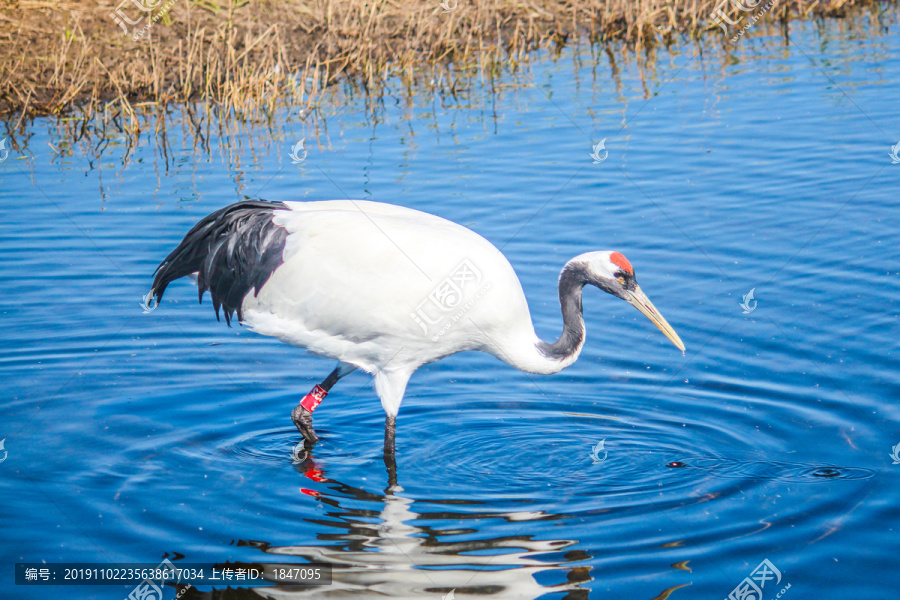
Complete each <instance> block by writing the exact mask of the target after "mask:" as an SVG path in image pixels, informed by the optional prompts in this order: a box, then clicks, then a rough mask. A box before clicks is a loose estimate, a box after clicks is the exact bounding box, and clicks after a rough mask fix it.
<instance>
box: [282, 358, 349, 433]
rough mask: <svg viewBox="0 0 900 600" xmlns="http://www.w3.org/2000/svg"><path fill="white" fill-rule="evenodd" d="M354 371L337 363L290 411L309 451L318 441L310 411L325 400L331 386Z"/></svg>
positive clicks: (344, 364) (343, 364)
mask: <svg viewBox="0 0 900 600" xmlns="http://www.w3.org/2000/svg"><path fill="white" fill-rule="evenodd" d="M355 370H356V367H354V366H352V365H348V364H346V363H339V364H338V366H337V367H335V369H334V371H332V372H331V373H329V375H328V377H326V378H325V381H323V382H322V383H320V384H318V385H317V386H316V387H314V388H313V389H312V391H311V392H310V393H308V394H307V395H306V396H304V397H303V400H301V401H300V404H298V405H297V406H296V407H295V408H294V410H293V411H291V420H292V421H293V422H294V425H296V426H297V429H299V430H300V433H302V434H303V439H304V440H306V443H305V444H304V445H305V446H306V447H307V448H310V449H311V448H312V447H313V446H314V445H315V444H316V442H318V441H319V436H317V435H316V431H315V429H313V424H312V411H313V410H315V408H316V406H318V405H319V403H320V402H321V401H322V399H323V398H325V394H327V393H328V392H329V391H330V390H331V388H332V386H334V384H335V383H337V382H338V380H340V379H341V377H344V376H345V375H348V374H350V373H352V372H353V371H355ZM304 405H306V406H304Z"/></svg>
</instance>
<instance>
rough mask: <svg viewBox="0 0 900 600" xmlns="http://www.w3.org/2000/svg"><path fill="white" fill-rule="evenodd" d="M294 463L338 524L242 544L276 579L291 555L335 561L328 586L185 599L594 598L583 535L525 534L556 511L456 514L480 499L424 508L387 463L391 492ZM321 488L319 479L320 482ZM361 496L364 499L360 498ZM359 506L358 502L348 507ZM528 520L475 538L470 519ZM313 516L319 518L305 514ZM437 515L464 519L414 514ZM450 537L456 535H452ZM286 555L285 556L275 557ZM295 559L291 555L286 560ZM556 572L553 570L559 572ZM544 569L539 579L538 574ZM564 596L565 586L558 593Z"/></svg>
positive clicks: (325, 521)
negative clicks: (286, 539)
mask: <svg viewBox="0 0 900 600" xmlns="http://www.w3.org/2000/svg"><path fill="white" fill-rule="evenodd" d="M294 468H295V469H296V470H297V471H298V473H300V474H302V475H303V476H304V477H306V478H308V479H310V480H312V481H314V482H316V483H317V484H324V486H325V487H327V488H328V490H329V491H316V490H311V489H305V488H301V490H302V491H303V493H305V494H307V495H309V496H312V497H314V498H316V500H317V501H318V502H319V503H321V505H322V506H323V507H325V510H326V513H325V516H324V517H322V518H316V519H314V522H315V523H316V524H317V525H320V526H322V525H324V526H326V527H328V528H330V529H332V530H333V531H332V532H331V533H320V534H319V536H318V537H319V539H320V540H323V541H324V542H326V543H324V544H322V545H297V546H290V545H282V546H275V545H272V544H270V543H267V542H262V541H249V540H242V541H239V542H237V545H239V546H250V547H254V548H258V549H259V550H260V551H261V552H263V553H265V555H269V556H271V558H272V559H275V560H271V562H270V559H268V558H261V559H259V560H253V564H254V565H255V566H257V567H261V568H262V570H264V575H263V577H264V578H265V579H267V580H269V581H274V580H275V577H274V576H273V572H274V569H275V568H276V567H279V566H281V567H283V566H284V565H285V563H290V564H291V565H293V566H297V565H298V564H301V563H300V562H299V561H298V559H302V560H303V561H307V562H315V563H328V564H331V565H333V569H332V583H331V585H325V586H321V585H318V586H298V585H293V584H292V585H283V584H276V585H274V586H264V587H263V586H261V587H258V588H253V587H237V588H229V589H224V590H221V589H216V590H213V591H199V590H197V589H195V588H189V589H187V590H185V591H184V593H183V595H182V596H181V598H183V599H185V600H191V599H201V598H203V599H206V598H210V599H211V598H216V599H223V600H248V599H258V598H261V597H262V598H275V599H279V600H280V599H289V598H325V599H334V598H350V597H357V598H373V597H379V598H409V599H416V600H422V599H423V598H434V599H435V600H437V599H439V598H442V597H445V596H447V595H449V594H450V593H451V592H453V595H451V596H450V597H451V598H452V597H456V598H459V599H460V600H462V599H465V598H498V599H500V598H502V599H504V600H507V599H510V600H513V599H523V600H524V599H532V598H538V597H541V596H544V595H546V594H554V596H555V597H562V598H566V599H568V600H587V598H588V589H587V588H585V587H582V584H584V583H586V582H588V581H590V580H591V577H590V575H589V571H590V567H589V566H588V564H587V560H588V559H590V555H589V554H587V553H586V552H584V551H582V550H574V549H569V550H566V549H567V548H570V547H571V546H573V545H574V544H576V543H577V540H538V539H532V536H531V535H528V534H527V533H524V532H525V531H526V530H527V527H525V526H524V525H525V522H527V521H529V520H541V519H547V518H553V516H552V515H549V514H546V513H542V512H506V513H483V512H455V511H451V510H449V506H451V505H453V504H460V503H463V504H466V505H472V504H477V502H469V501H463V502H460V501H458V500H428V503H429V504H442V505H445V506H447V507H448V508H446V509H442V510H440V511H439V512H430V513H419V512H416V511H415V510H413V504H414V502H415V501H414V500H412V499H410V498H406V497H404V496H401V495H400V493H402V492H403V488H402V487H400V486H399V485H398V484H397V483H396V466H395V465H393V464H392V463H390V462H388V470H389V480H390V485H389V486H388V488H387V489H386V490H385V492H384V493H373V492H369V491H366V490H364V489H360V488H357V487H353V486H350V485H346V484H344V483H341V482H339V481H335V480H334V479H330V478H329V477H328V476H327V475H326V474H325V472H324V469H323V467H322V466H321V465H319V464H317V463H316V462H314V461H313V460H312V459H308V460H306V461H304V462H303V463H300V464H295V465H294ZM317 487H320V486H317ZM360 503H363V506H360ZM350 504H352V505H354V507H353V508H350V507H348V506H347V505H350ZM491 518H494V519H505V520H506V521H509V522H518V521H521V522H523V527H522V531H523V533H522V535H513V536H502V537H495V538H486V539H471V538H470V536H471V534H472V532H474V531H476V529H475V528H474V527H473V528H466V527H465V526H464V523H465V522H466V521H467V520H469V521H474V520H484V519H491ZM307 520H309V521H313V519H309V518H307ZM437 520H442V521H449V522H453V523H457V525H455V526H454V527H453V528H452V529H437V528H435V527H432V526H429V525H424V524H422V525H417V524H416V522H417V521H419V522H434V521H437ZM448 538H449V539H448ZM277 557H285V560H277ZM288 557H289V558H288ZM554 573H556V574H554ZM539 574H543V576H542V577H541V579H542V580H543V581H549V580H553V581H555V582H556V583H538V579H537V576H538V575H539ZM559 594H563V595H562V596H559Z"/></svg>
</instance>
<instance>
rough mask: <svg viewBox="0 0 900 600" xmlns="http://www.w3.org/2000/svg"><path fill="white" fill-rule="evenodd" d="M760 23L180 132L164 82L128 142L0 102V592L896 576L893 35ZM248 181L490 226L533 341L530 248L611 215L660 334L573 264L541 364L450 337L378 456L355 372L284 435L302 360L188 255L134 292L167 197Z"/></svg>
mask: <svg viewBox="0 0 900 600" xmlns="http://www.w3.org/2000/svg"><path fill="white" fill-rule="evenodd" d="M791 31H792V35H791V41H790V42H789V43H785V42H784V41H783V40H782V39H781V38H780V37H766V36H762V37H758V38H754V39H750V40H744V41H743V42H741V44H742V45H741V46H740V47H738V48H737V49H735V50H733V51H732V52H731V53H730V55H728V56H725V55H724V54H723V53H722V52H721V51H720V50H717V49H715V48H709V47H707V48H705V49H704V50H703V52H701V51H700V50H699V49H698V48H696V47H694V46H690V45H683V46H676V47H674V48H672V49H670V50H659V51H657V53H656V56H655V58H653V59H651V60H650V61H647V62H645V61H643V60H641V61H639V62H638V61H636V60H635V59H634V57H633V56H631V58H628V56H629V55H628V54H627V53H626V54H621V53H616V57H617V58H616V60H617V63H616V65H615V69H614V68H613V67H612V66H611V64H610V61H609V59H608V57H607V55H606V54H605V53H604V52H602V51H599V50H597V51H595V53H594V54H592V53H591V52H590V51H589V50H588V49H586V48H582V49H580V50H573V49H567V50H564V51H563V52H562V54H561V55H560V56H559V57H557V58H555V59H554V58H553V57H551V56H550V55H536V56H535V57H534V60H533V61H532V62H531V63H530V64H529V65H527V66H525V67H524V68H523V69H522V70H521V71H519V72H517V73H504V74H503V75H502V76H501V77H500V79H499V80H497V81H495V82H493V84H492V83H491V82H490V81H488V80H486V79H476V80H475V81H474V82H472V83H471V85H469V86H468V87H465V86H464V87H465V89H463V90H462V91H460V92H459V93H458V94H457V95H456V96H455V97H453V96H450V95H440V94H429V93H427V92H420V93H418V94H417V95H415V96H414V97H413V98H411V99H410V98H408V97H406V96H405V92H404V89H403V86H401V85H399V84H397V85H396V86H395V87H392V88H389V89H388V93H387V95H386V96H385V98H384V101H383V102H382V103H381V104H380V105H378V106H376V109H375V111H374V112H373V111H372V110H371V104H367V102H366V100H365V98H363V97H360V96H359V95H356V94H353V93H352V92H351V91H350V90H336V91H335V95H334V96H333V97H331V98H330V99H329V100H328V101H326V102H325V103H324V104H323V105H322V107H321V109H320V111H319V112H318V113H316V114H315V115H313V116H309V117H307V118H306V120H303V119H301V117H300V116H299V115H298V114H297V111H296V110H291V111H288V110H284V111H281V112H279V113H278V114H276V115H275V118H274V119H273V120H272V122H271V123H270V124H268V125H267V124H260V125H257V126H244V127H242V126H238V125H236V124H234V123H230V124H228V123H227V121H226V125H225V126H224V128H222V129H219V128H217V127H212V128H211V129H210V130H209V131H208V132H207V131H206V130H203V131H202V133H203V135H204V136H206V135H207V134H208V137H206V138H205V139H202V140H198V139H197V138H195V137H194V136H193V134H192V133H191V131H192V128H191V126H190V124H189V118H188V117H187V116H186V114H185V112H184V110H183V108H179V107H173V108H172V109H171V111H170V114H169V117H168V127H167V130H166V138H165V140H163V139H162V138H161V136H157V135H154V133H153V131H152V129H151V130H150V131H149V132H148V131H147V130H145V132H144V134H143V135H142V137H141V138H140V140H139V143H138V146H137V147H136V148H135V149H134V151H133V152H130V151H128V150H127V143H126V142H127V140H126V138H125V136H124V135H122V136H116V137H115V138H114V139H113V140H112V142H111V143H110V144H109V145H107V146H106V147H105V148H103V149H102V152H101V153H100V154H99V156H98V155H97V152H95V151H94V150H95V148H96V146H97V145H98V140H96V139H94V140H88V139H82V140H80V141H79V142H78V143H75V144H68V145H66V144H65V142H66V137H65V135H64V134H61V133H60V129H59V128H58V126H57V123H56V122H55V121H52V120H38V121H36V122H34V123H31V124H29V125H27V129H26V133H25V134H24V135H18V136H16V140H17V145H16V146H14V147H13V150H12V152H11V154H10V156H9V157H8V159H7V160H6V161H4V162H3V163H2V164H0V189H2V198H3V200H2V207H3V210H2V212H0V236H2V244H0V284H2V288H3V290H4V293H3V295H2V297H0V298H2V299H0V315H2V316H0V319H2V321H0V326H2V331H3V338H2V343H0V377H2V380H3V382H4V388H5V389H4V401H3V403H2V406H3V409H2V413H0V414H2V426H0V439H5V451H6V452H7V455H6V459H5V460H3V462H2V463H0V503H2V506H3V509H2V510H0V527H2V531H3V532H4V539H5V542H4V543H3V545H2V547H0V548H2V549H0V589H2V590H3V591H2V593H0V595H2V597H3V598H7V597H8V598H47V597H62V596H63V595H64V594H65V595H66V596H71V597H75V598H124V597H125V596H126V595H127V594H128V593H129V592H130V589H131V588H130V587H128V586H94V587H92V586H86V587H68V588H58V587H52V588H48V587H37V586H16V585H13V565H14V564H15V563H17V562H42V561H46V562H48V563H55V562H109V563H121V562H142V563H144V562H153V563H156V562H159V561H160V560H161V559H162V558H163V557H164V556H168V557H169V558H172V559H180V560H183V561H185V562H192V563H206V564H210V565H211V564H214V563H216V564H222V563H227V562H229V561H231V562H234V561H239V562H240V561H242V562H257V563H259V562H266V563H292V562H293V563H296V562H304V561H324V562H329V563H332V564H334V565H335V575H334V583H333V584H332V585H331V586H328V587H324V588H314V589H309V588H307V589H305V590H304V589H297V588H294V589H291V588H282V587H277V588H271V587H268V588H260V587H257V588H255V589H248V587H247V586H246V585H241V584H240V583H232V584H231V586H230V590H228V591H225V590H223V588H224V586H223V585H219V586H217V589H218V590H219V591H218V592H216V595H215V596H213V595H211V593H210V591H211V589H212V588H211V587H210V586H199V587H197V588H193V589H190V590H188V591H187V592H185V594H184V595H183V596H182V597H183V598H212V597H215V598H232V599H237V598H241V599H244V598H256V597H273V598H291V597H316V598H349V597H358V598H377V597H386V598H387V597H389V598H416V599H421V598H435V599H438V598H441V597H442V596H444V595H446V594H448V593H449V592H450V591H451V590H455V596H456V598H460V599H464V598H479V597H480V598H501V599H504V600H505V599H510V598H538V597H546V598H563V597H565V598H570V599H577V598H588V597H590V598H621V597H623V596H627V597H629V598H643V599H647V600H651V599H654V598H664V597H666V596H665V593H666V590H670V592H671V597H672V598H726V597H727V596H728V595H729V593H731V592H732V590H733V589H735V587H736V586H738V585H739V584H740V583H741V582H742V580H743V579H744V578H745V577H748V576H749V575H750V573H751V571H753V570H754V569H755V568H756V567H757V565H759V564H760V563H762V561H763V560H764V559H768V560H769V561H770V562H771V564H772V565H774V566H775V567H776V568H777V569H778V571H779V574H780V579H778V580H774V581H768V583H767V584H766V585H765V588H764V590H763V592H764V593H763V597H764V598H766V599H767V600H768V599H770V598H775V597H776V594H778V593H780V592H781V591H782V590H783V588H785V587H786V586H788V585H790V588H788V589H787V591H785V592H784V593H783V594H782V596H781V597H786V598H788V599H790V598H795V599H798V600H799V599H800V598H817V599H820V600H821V599H831V598H834V599H846V598H866V599H869V598H871V599H875V598H889V597H890V598H893V597H896V593H897V592H896V589H897V584H898V583H900V575H898V572H900V558H898V557H900V531H897V530H898V525H900V523H898V515H900V511H898V508H897V505H898V497H900V464H893V462H894V461H893V460H892V458H891V452H892V447H894V446H895V445H897V444H900V403H898V397H900V372H898V369H897V368H896V361H897V358H898V357H897V348H898V340H900V329H898V304H897V299H898V298H900V272H898V255H900V251H898V234H897V232H898V231H900V211H898V209H897V189H898V181H900V164H898V165H894V164H892V162H891V159H890V157H889V156H888V154H889V152H890V149H891V146H892V145H894V144H895V143H897V141H898V140H900V121H898V116H897V97H898V96H900V63H898V61H897V60H896V58H895V56H896V53H897V49H898V47H900V36H898V35H897V33H895V32H883V31H880V30H878V29H876V28H874V27H869V28H866V27H863V29H862V30H861V31H860V30H857V31H855V32H854V33H853V35H850V34H849V33H848V31H847V29H846V26H845V25H844V24H843V23H842V22H840V21H831V22H827V23H825V24H822V25H818V26H813V25H797V24H794V25H792V26H791ZM196 110H201V109H200V108H197V109H196ZM301 138H305V145H306V149H307V150H308V155H307V157H306V159H305V160H304V161H303V162H302V163H301V164H299V165H295V164H292V163H291V159H290V157H289V152H290V149H291V147H292V146H293V144H295V143H296V142H297V141H299V140H300V139H301ZM602 139H605V140H606V142H605V148H606V151H608V157H607V158H606V160H604V161H603V162H602V163H600V164H594V163H593V161H592V159H591V157H590V156H589V154H590V153H591V150H592V146H594V145H595V144H597V143H598V142H600V141H601V140H602ZM48 144H52V145H53V147H55V148H57V149H60V150H61V152H60V153H57V152H56V151H55V150H54V148H52V147H50V146H49V145H48ZM8 147H9V146H8ZM600 155H603V152H602V151H601V152H600ZM250 197H263V198H267V199H270V200H319V199H333V198H346V197H351V198H362V199H372V200H378V201H383V202H390V203H395V204H400V205H403V206H409V207H414V208H417V209H420V210H425V211H428V212H432V213H435V214H438V215H441V216H443V217H445V218H448V219H451V220H453V221H456V222H458V223H461V224H464V225H466V226H468V227H470V228H472V229H474V230H475V231H477V232H478V233H480V234H482V235H483V236H485V237H486V238H487V239H489V240H491V241H492V242H493V243H494V244H496V245H497V246H498V247H500V248H502V250H503V252H504V253H505V254H506V256H507V257H508V258H509V260H510V261H511V263H512V264H513V266H514V267H515V269H516V271H517V272H518V274H519V277H520V278H521V281H522V284H523V287H524V289H525V293H526V295H527V297H528V300H529V304H530V307H531V310H532V314H533V318H534V321H535V325H536V327H537V329H538V332H539V333H540V334H541V335H542V336H543V337H544V338H545V339H551V338H553V339H555V337H556V336H557V335H558V333H559V330H560V327H561V320H560V315H559V306H558V302H557V300H556V288H555V284H556V277H557V274H558V271H559V269H560V268H561V267H562V265H563V264H564V263H565V261H566V260H568V259H569V258H571V257H572V256H575V255H576V254H579V253H581V252H585V251H589V250H599V249H617V250H619V251H621V252H623V253H624V254H625V255H626V256H627V257H628V258H629V259H630V260H631V262H632V263H633V264H634V266H635V270H636V273H637V276H638V280H639V281H640V283H641V285H642V287H643V288H644V290H645V291H646V292H647V294H648V295H649V297H650V298H651V299H652V300H653V301H654V303H655V304H656V306H657V307H658V308H659V309H660V310H661V312H662V313H663V314H664V315H665V317H666V318H667V319H668V320H669V322H670V323H671V324H672V325H673V326H674V327H675V329H676V330H677V331H678V332H679V334H680V335H681V337H682V339H683V340H684V342H685V344H686V346H687V353H686V355H684V356H682V354H681V352H679V351H678V350H677V349H675V348H674V346H672V344H670V343H669V342H668V341H667V340H666V339H665V338H664V337H663V336H662V334H660V332H659V331H658V330H657V329H656V328H655V327H653V325H652V324H651V323H650V322H649V321H647V320H646V319H644V318H643V317H642V316H641V315H640V314H639V313H638V312H637V311H635V310H634V309H633V308H632V307H630V306H628V305H626V304H625V303H624V302H621V301H619V300H617V299H615V298H613V297H611V296H607V295H605V294H602V293H600V292H598V291H596V290H592V289H589V290H587V291H586V295H585V300H584V304H585V320H586V324H587V330H588V339H587V343H586V345H585V347H584V352H583V354H582V356H581V358H580V360H579V361H578V362H577V363H576V364H575V365H574V366H572V367H570V368H569V369H567V370H565V371H563V372H562V373H560V374H558V375H555V376H549V377H541V376H535V375H526V374H523V373H520V372H518V371H516V370H514V369H512V368H510V367H508V366H506V365H505V364H502V363H500V362H499V361H497V360H496V359H495V358H493V357H491V356H488V355H483V354H477V353H467V354H460V355H456V356H453V357H450V358H448V359H445V360H443V361H440V362H439V363H436V364H433V365H430V366H427V367H425V368H423V369H421V370H420V371H419V372H417V373H416V374H415V375H414V376H413V378H412V380H411V382H410V385H409V388H408V390H407V394H406V399H405V401H404V403H403V407H402V410H401V412H400V416H399V418H398V431H397V463H398V467H397V477H398V483H399V486H400V487H399V488H398V489H395V490H388V491H386V488H387V487H388V484H387V477H388V475H387V473H386V470H385V466H384V464H383V462H382V457H381V451H382V437H383V430H382V427H383V412H382V409H381V406H380V404H379V402H378V400H377V398H376V397H375V395H374V392H373V390H372V388H371V381H370V379H369V377H368V376H366V375H365V374H362V373H359V372H357V373H353V374H352V375H350V376H348V377H347V378H346V379H344V380H342V381H341V382H340V383H339V384H338V385H337V386H336V387H335V389H334V390H333V391H332V393H331V395H330V396H329V397H328V399H327V400H326V401H325V402H324V403H323V405H322V406H321V407H320V408H319V410H318V411H317V412H316V428H317V431H318V433H319V435H320V437H321V438H322V441H321V442H320V444H319V445H318V446H317V447H316V448H315V451H314V453H313V457H312V459H310V460H308V461H306V462H304V463H302V464H295V463H294V462H293V461H292V456H291V450H292V448H293V446H294V445H295V444H296V443H297V442H298V441H299V440H300V439H301V437H300V435H299V433H298V432H297V431H296V429H295V428H294V426H293V425H292V423H291V421H290V411H291V409H292V408H293V406H295V404H296V403H297V401H298V399H299V398H300V397H301V396H302V394H304V393H306V392H307V391H308V390H309V388H310V387H311V386H312V385H313V384H314V383H315V382H318V381H320V380H321V379H322V378H323V377H324V376H325V375H327V373H328V372H329V370H330V369H331V367H332V363H331V362H329V361H323V360H320V359H315V358H312V357H309V356H307V355H305V354H304V353H303V352H302V351H301V350H298V349H295V348H291V347H288V346H285V345H283V344H281V343H279V342H278V341H276V340H273V339H270V338H263V337H260V336H257V335H255V334H253V333H251V332H249V331H247V330H242V329H241V328H239V327H234V328H231V329H229V328H227V327H226V326H225V325H224V323H217V322H216V319H215V318H214V315H213V312H212V309H211V305H210V303H209V299H208V297H207V299H206V301H205V302H204V304H202V305H198V304H197V302H196V291H195V288H194V287H193V284H191V283H190V282H189V281H180V282H177V283H175V284H173V285H172V286H171V287H170V289H169V292H168V293H167V296H166V299H165V301H164V302H163V304H162V306H161V307H160V308H158V309H157V310H156V311H154V312H152V313H150V314H143V313H142V311H141V308H140V307H139V306H138V303H139V301H140V299H141V296H142V295H143V294H144V293H146V292H147V291H148V289H149V284H150V281H151V274H152V272H153V269H154V268H155V266H156V265H157V264H158V262H159V261H160V260H161V259H162V258H163V257H164V256H165V255H166V253H168V251H169V250H170V249H171V248H172V247H173V246H174V245H175V244H177V243H178V241H179V240H180V239H181V237H182V236H183V235H184V233H185V232H186V231H187V230H188V229H189V228H190V226H191V225H192V224H193V223H195V222H196V221H197V220H198V219H200V218H201V217H203V216H204V215H206V214H208V213H209V212H211V211H213V210H215V209H217V208H219V207H222V206H224V205H226V204H229V203H232V202H235V201H237V200H240V199H242V198H250ZM751 289H752V290H754V299H753V301H751V302H750V303H749V304H748V306H752V307H755V308H754V309H753V310H752V312H749V313H745V312H744V310H743V309H742V307H741V305H740V303H741V301H742V298H743V296H744V295H745V294H747V293H748V292H750V291H751ZM601 440H602V441H604V452H602V453H600V454H598V457H599V458H602V457H603V456H605V457H606V458H605V459H603V460H600V461H595V460H594V459H592V458H591V456H590V454H591V450H592V448H593V447H594V446H595V445H596V444H597V443H598V442H600V441H601ZM676 586H684V587H679V588H677V589H671V588H676ZM165 593H166V594H167V596H166V597H167V598H173V597H174V596H175V593H176V590H175V589H174V588H172V587H169V588H167V589H166V592H165ZM267 594H268V596H266V595H267Z"/></svg>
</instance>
